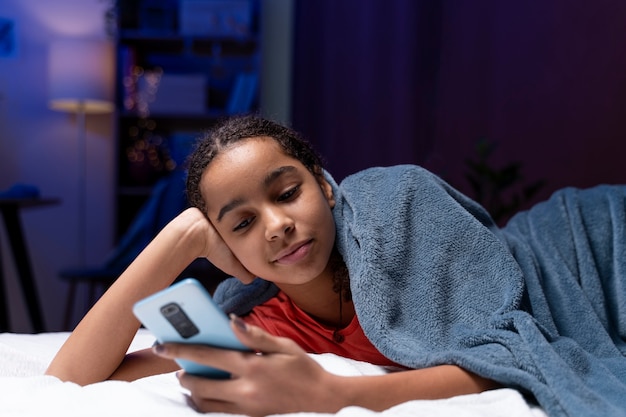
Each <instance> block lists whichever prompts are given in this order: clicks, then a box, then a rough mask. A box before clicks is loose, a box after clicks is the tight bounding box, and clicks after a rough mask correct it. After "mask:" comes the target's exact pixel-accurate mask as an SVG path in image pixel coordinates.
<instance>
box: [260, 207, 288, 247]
mask: <svg viewBox="0 0 626 417" xmlns="http://www.w3.org/2000/svg"><path fill="white" fill-rule="evenodd" d="M263 217H264V221H265V238H266V239H267V240H270V241H271V240H275V239H279V238H283V237H284V236H285V235H287V234H288V233H289V232H291V231H292V230H293V228H294V221H293V219H292V218H291V216H289V215H288V214H287V213H286V212H285V211H284V210H282V209H280V208H279V207H276V206H272V207H268V208H266V209H265V210H264V213H263Z"/></svg>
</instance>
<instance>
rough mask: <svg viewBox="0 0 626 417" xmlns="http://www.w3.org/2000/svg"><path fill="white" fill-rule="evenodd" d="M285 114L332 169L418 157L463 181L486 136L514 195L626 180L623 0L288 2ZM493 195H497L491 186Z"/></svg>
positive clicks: (339, 172) (464, 184) (340, 173)
mask: <svg viewBox="0 0 626 417" xmlns="http://www.w3.org/2000/svg"><path fill="white" fill-rule="evenodd" d="M295 22H296V26H295V28H296V30H295V32H296V36H295V49H294V84H293V95H294V99H293V124H294V126H295V127H296V128H298V129H300V130H301V131H303V132H305V133H306V135H307V136H308V137H309V139H310V140H311V141H312V142H314V143H315V144H316V145H317V147H318V148H319V149H320V150H321V152H322V153H323V154H324V155H325V156H326V159H327V163H328V166H329V168H330V171H331V172H333V173H334V175H335V176H336V177H338V178H343V177H344V176H345V175H348V174H350V173H352V172H354V171H357V170H360V169H363V168H366V167H368V166H372V165H390V164H397V163H417V164H421V165H424V166H425V167H427V168H429V169H431V170H432V171H434V172H435V173H437V174H439V175H441V176H442V177H444V178H445V179H446V180H448V181H450V182H451V183H453V185H455V186H457V187H458V188H460V189H462V190H463V191H465V192H467V193H468V194H470V195H473V196H475V195H474V191H473V188H472V187H471V186H470V183H469V181H468V180H467V178H466V177H467V175H468V174H469V173H470V168H469V166H468V164H467V163H466V160H467V159H472V160H477V159H478V157H479V155H478V152H477V150H476V148H477V145H478V144H479V143H481V141H486V143H488V144H489V146H493V147H494V150H493V153H492V155H491V156H490V158H489V159H488V165H489V167H490V168H492V169H493V170H495V171H498V170H504V169H505V168H506V167H508V166H510V165H512V164H519V165H518V170H517V171H516V172H517V173H519V175H518V176H516V177H515V178H514V182H513V184H512V185H511V186H510V187H509V188H508V189H507V190H508V191H505V193H506V192H510V193H511V192H512V193H513V194H516V193H517V191H516V189H521V188H524V187H526V186H530V185H533V184H537V183H541V184H543V185H542V186H541V187H538V192H537V193H535V194H533V195H531V197H530V198H528V199H527V200H524V199H523V198H522V203H521V204H520V205H519V206H518V207H519V208H523V207H527V206H528V204H529V203H530V202H532V201H537V200H539V199H544V198H546V197H548V196H549V194H550V193H551V192H552V191H554V190H555V189H557V188H560V187H564V186H578V187H588V186H591V185H594V184H597V183H604V182H607V183H615V182H625V181H626V170H624V169H623V168H621V167H622V166H623V165H622V159H623V157H624V154H625V151H626V146H625V139H626V138H625V137H624V133H625V132H626V117H624V113H625V112H626V31H625V30H624V27H625V26H624V24H625V22H626V2H622V1H619V0H599V1H594V2H590V1H576V0H574V1H569V0H530V1H522V2H519V1H501V0H450V1H412V0H395V1H358V0H343V1H331V0H326V1H306V0H301V1H298V2H297V7H296V17H295ZM502 198H503V199H504V200H506V199H507V198H508V199H510V198H512V197H510V196H504V197H502Z"/></svg>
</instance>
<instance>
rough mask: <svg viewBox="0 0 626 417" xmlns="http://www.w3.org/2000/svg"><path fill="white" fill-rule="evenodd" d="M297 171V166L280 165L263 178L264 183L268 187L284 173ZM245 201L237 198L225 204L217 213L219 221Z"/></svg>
mask: <svg viewBox="0 0 626 417" xmlns="http://www.w3.org/2000/svg"><path fill="white" fill-rule="evenodd" d="M295 171H297V169H296V167H294V166H291V165H285V166H282V167H279V168H277V169H275V170H273V171H272V172H270V173H269V174H267V175H266V176H265V179H264V180H263V185H264V186H265V187H266V188H267V187H269V186H270V185H272V183H273V182H274V181H276V180H277V179H278V178H280V177H281V176H282V175H284V174H286V173H289V172H295ZM243 203H245V200H244V199H241V198H236V199H234V200H232V201H230V202H229V203H228V204H226V205H224V206H223V207H222V208H221V209H220V211H219V213H218V214H217V221H218V222H220V221H222V218H224V216H225V215H226V214H227V213H228V212H229V211H232V210H234V209H236V208H237V207H239V206H241V205H242V204H243Z"/></svg>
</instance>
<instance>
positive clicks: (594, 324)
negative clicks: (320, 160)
mask: <svg viewBox="0 0 626 417" xmlns="http://www.w3.org/2000/svg"><path fill="white" fill-rule="evenodd" d="M327 178H328V180H329V181H330V182H331V184H332V186H333V190H334V193H335V197H336V201H337V204H336V206H335V208H334V209H333V213H334V216H335V221H336V225H337V241H336V244H337V248H338V249H339V252H340V253H341V254H342V256H343V258H344V260H345V262H346V265H347V266H348V270H349V272H350V281H351V286H352V293H353V299H354V304H355V308H356V310H357V314H358V316H359V321H360V323H361V325H362V327H363V330H364V332H365V334H366V335H367V337H368V338H369V339H370V340H371V341H372V343H373V344H374V345H375V346H376V347H377V348H378V349H379V350H380V352H381V353H383V354H384V355H385V356H387V357H389V358H390V359H392V360H393V361H396V362H398V363H401V364H403V365H406V366H408V367H411V368H423V367H428V366H434V365H438V364H446V363H448V364H450V363H451V364H457V365H460V366H462V367H463V368H465V369H467V370H469V371H472V372H475V373H477V374H479V375H482V376H484V377H487V378H491V379H493V380H496V381H499V382H501V383H502V384H504V385H506V386H510V387H514V388H517V389H520V390H522V391H526V392H530V393H532V394H533V395H534V396H535V397H536V398H537V400H538V401H539V403H540V404H541V406H542V407H543V408H544V409H545V410H546V412H547V413H548V414H549V415H551V416H574V415H575V416H597V415H607V416H609V415H610V416H626V406H625V405H624V398H626V359H625V358H624V352H626V349H625V348H624V340H625V339H626V337H625V335H626V331H625V327H626V315H625V314H626V288H625V285H626V277H625V274H626V256H625V255H626V246H625V245H626V210H625V207H626V188H625V187H621V186H613V187H609V186H603V187H597V188H594V189H590V190H586V191H581V190H576V189H571V188H570V189H565V190H562V191H560V192H557V193H555V195H554V196H553V197H552V198H551V199H550V200H548V201H547V202H544V203H541V204H539V205H537V206H536V207H535V208H533V209H532V210H530V211H528V212H524V213H520V214H518V215H517V216H515V217H514V218H513V219H512V220H511V221H510V222H509V224H508V225H507V226H506V227H505V228H503V229H498V228H497V227H496V226H495V225H494V223H493V221H492V220H491V218H490V216H489V215H488V213H487V212H486V211H485V210H484V209H483V208H482V207H481V206H480V205H478V204H477V203H475V202H474V201H472V200H471V199H469V198H467V197H466V196H464V195H463V194H461V193H459V192H458V191H456V190H455V189H454V188H452V187H450V186H449V185H448V184H446V183H445V182H444V181H442V180H441V179H440V178H438V177H437V176H435V175H433V174H432V173H430V172H428V171H426V170H424V169H422V168H420V167H417V166H396V167H391V168H372V169H369V170H366V171H362V172H360V173H358V174H355V175H353V176H350V177H348V178H346V179H345V180H344V181H343V182H342V184H341V185H340V186H339V185H337V184H336V183H335V182H334V181H333V180H332V178H331V177H330V176H327ZM252 285H253V287H256V286H258V288H263V290H262V291H260V293H263V294H268V292H267V288H268V287H271V284H268V283H267V282H265V281H262V280H257V282H255V283H254V284H252ZM240 288H243V286H241V287H240V286H239V285H238V284H237V283H236V282H234V281H229V282H227V283H225V284H223V286H222V288H221V289H220V290H219V291H218V293H216V299H218V301H221V303H222V304H224V303H226V302H228V304H229V308H230V309H232V308H233V306H235V305H243V304H245V305H246V307H247V308H251V306H252V305H253V304H254V302H255V300H254V299H250V298H249V297H246V296H245V294H246V293H243V292H241V293H240V292H239V289H240ZM226 289H228V290H226ZM246 291H247V294H255V293H257V292H258V291H252V290H251V289H247V290H246ZM226 294H228V300H226V299H225V298H224V297H223V296H224V295H226ZM264 298H265V297H262V298H260V299H258V300H256V301H257V302H262V301H264Z"/></svg>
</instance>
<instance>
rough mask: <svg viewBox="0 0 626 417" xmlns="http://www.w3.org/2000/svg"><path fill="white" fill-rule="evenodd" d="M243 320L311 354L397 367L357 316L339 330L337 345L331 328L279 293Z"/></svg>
mask: <svg viewBox="0 0 626 417" xmlns="http://www.w3.org/2000/svg"><path fill="white" fill-rule="evenodd" d="M243 320H245V322H246V323H249V324H253V325H256V326H259V327H261V328H262V329H264V330H265V331H267V332H268V333H270V334H273V335H275V336H282V337H288V338H290V339H292V340H294V341H295V342H296V343H297V344H298V345H300V347H302V349H304V350H306V351H307V352H310V353H334V354H336V355H339V356H343V357H346V358H351V359H355V360H359V361H364V362H369V363H372V364H375V365H382V366H397V364H395V363H394V362H392V361H390V360H389V359H387V358H386V357H385V356H383V355H382V354H381V353H380V352H379V351H378V350H377V349H376V348H375V347H374V345H372V343H371V342H370V341H369V340H368V339H367V337H365V334H364V333H363V330H362V329H361V325H360V324H359V320H358V319H357V317H356V315H355V316H354V318H353V319H352V321H351V322H350V324H349V325H348V326H347V327H345V328H343V329H341V330H340V333H341V335H342V336H343V338H344V340H343V341H342V342H340V343H338V342H336V341H335V340H334V338H333V334H334V333H335V329H334V328H330V327H326V326H323V325H321V324H320V323H318V322H317V321H315V320H314V319H313V318H311V317H310V316H309V315H308V314H307V313H305V312H304V311H302V310H301V309H300V308H299V307H298V306H296V305H295V304H294V303H293V302H291V299H290V298H289V297H287V295H286V294H285V293H283V292H282V291H281V292H279V293H278V294H277V295H276V296H275V297H273V298H271V299H270V300H268V301H266V302H265V303H263V304H261V305H259V306H256V307H255V308H254V309H253V310H252V312H251V313H250V314H248V315H247V316H245V317H243Z"/></svg>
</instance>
